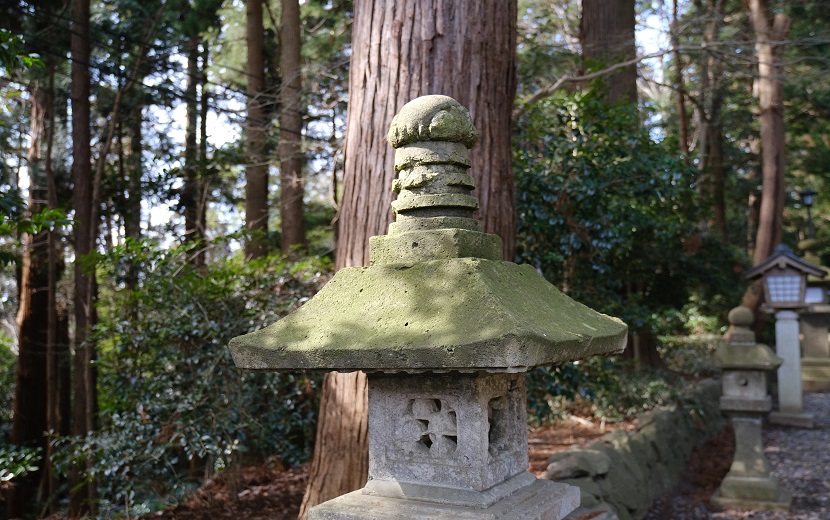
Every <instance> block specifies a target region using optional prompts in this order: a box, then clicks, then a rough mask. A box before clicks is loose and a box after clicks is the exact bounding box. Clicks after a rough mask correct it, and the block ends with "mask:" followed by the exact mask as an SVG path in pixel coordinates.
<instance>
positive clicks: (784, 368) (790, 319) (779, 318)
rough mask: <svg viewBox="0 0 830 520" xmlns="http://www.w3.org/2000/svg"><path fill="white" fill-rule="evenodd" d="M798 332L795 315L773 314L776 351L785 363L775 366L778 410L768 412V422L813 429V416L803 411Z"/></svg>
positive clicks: (779, 312) (792, 312)
mask: <svg viewBox="0 0 830 520" xmlns="http://www.w3.org/2000/svg"><path fill="white" fill-rule="evenodd" d="M798 332H799V326H798V313H796V312H794V311H787V310H780V311H778V312H776V313H775V342H776V344H775V351H776V353H777V354H778V357H780V358H781V359H783V360H784V362H783V363H782V364H781V366H780V367H778V410H776V411H774V412H772V413H770V415H769V420H770V422H772V423H775V424H782V425H786V426H798V427H802V428H812V427H813V416H812V415H810V414H808V413H805V412H804V404H803V401H804V399H803V390H802V387H801V343H800V341H799V337H798Z"/></svg>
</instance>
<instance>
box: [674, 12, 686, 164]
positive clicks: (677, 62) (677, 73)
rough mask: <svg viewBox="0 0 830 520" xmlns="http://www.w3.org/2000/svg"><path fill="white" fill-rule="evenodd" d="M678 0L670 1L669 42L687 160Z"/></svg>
mask: <svg viewBox="0 0 830 520" xmlns="http://www.w3.org/2000/svg"><path fill="white" fill-rule="evenodd" d="M678 2H679V0H673V2H672V21H671V44H672V47H673V48H674V83H675V88H676V90H677V127H678V134H679V141H680V143H679V145H680V151H681V152H682V153H683V156H684V157H685V158H686V160H687V161H688V160H689V115H688V111H687V109H686V81H685V80H684V78H683V58H682V56H681V55H680V34H679V31H680V24H679V12H678Z"/></svg>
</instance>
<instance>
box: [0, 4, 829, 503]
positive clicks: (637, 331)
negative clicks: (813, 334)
mask: <svg viewBox="0 0 830 520" xmlns="http://www.w3.org/2000/svg"><path fill="white" fill-rule="evenodd" d="M445 3H446V2H445ZM395 4H396V3H384V2H370V1H368V0H356V1H355V2H352V1H349V0H305V1H304V2H299V1H298V0H266V1H264V2H263V1H260V0H248V1H247V2H242V1H239V0H225V1H222V0H146V1H143V2H135V1H133V0H75V1H73V2H64V1H62V0H45V1H39V2H27V1H22V0H14V1H10V2H5V3H3V5H2V7H0V15H1V16H2V18H1V19H2V21H1V22H0V72H2V75H0V155H2V157H0V216H1V217H2V221H0V268H1V269H2V270H0V277H2V280H3V283H2V290H1V291H2V292H1V293H0V303H2V307H0V323H2V325H3V327H2V329H0V486H2V488H3V490H4V492H5V493H6V500H5V502H3V504H4V505H3V506H0V507H5V508H6V513H7V514H11V515H21V516H27V517H37V516H43V515H45V514H48V513H49V512H52V511H68V512H70V513H71V514H72V515H75V516H79V515H83V514H92V515H95V516H99V517H112V516H118V515H127V516H129V515H136V514H141V513H146V512H150V511H154V510H157V509H159V508H162V507H164V506H165V505H166V504H169V503H172V502H175V501H178V500H181V499H182V497H184V496H185V495H186V494H187V493H188V492H190V491H192V490H193V489H194V488H195V487H197V486H199V485H200V484H201V483H202V482H204V481H205V480H206V479H209V478H210V477H212V476H213V475H215V474H216V473H217V472H221V471H224V470H227V469H228V468H233V467H237V466H239V465H240V464H243V463H250V462H255V461H261V460H264V459H267V458H269V457H270V458H272V460H278V461H279V463H280V464H283V465H286V466H290V465H294V464H299V463H301V462H304V461H306V460H308V459H309V458H310V457H311V455H312V450H313V448H314V446H315V432H317V433H316V438H317V442H316V445H317V448H316V449H318V451H319V450H320V448H319V447H320V446H321V445H323V444H324V443H323V442H321V441H323V440H325V436H326V433H325V432H327V431H330V428H329V429H327V428H323V426H322V423H321V428H320V429H317V424H318V420H317V417H318V406H319V405H320V404H321V403H320V401H321V400H322V401H323V402H322V405H323V406H325V405H326V402H327V397H326V392H325V391H324V389H325V388H335V387H334V386H332V385H334V383H336V381H335V380H334V378H332V379H331V380H329V379H327V383H324V382H323V381H322V379H321V378H319V377H318V376H315V375H308V374H303V375H276V374H250V373H247V374H246V373H240V372H238V371H236V370H235V369H234V368H233V365H232V363H231V361H230V358H229V353H228V351H227V348H226V345H227V342H228V340H229V339H230V338H231V337H233V336H236V335H239V334H243V333H247V332H250V331H252V330H255V329H258V328H260V327H262V326H264V325H267V324H269V323H271V322H273V321H274V320H276V319H278V318H279V317H281V316H283V315H285V314H286V313H288V312H290V311H291V310H292V309H294V308H296V307H297V306H298V305H300V304H301V303H302V302H304V301H305V300H307V299H308V298H309V297H310V296H311V295H313V294H314V292H315V291H316V290H317V289H318V288H319V287H320V286H321V285H322V284H323V283H324V282H325V281H326V280H327V279H328V277H329V276H330V275H331V273H332V272H333V270H334V269H335V268H339V267H342V266H345V265H359V264H361V263H363V262H365V261H366V260H365V241H366V239H367V238H368V236H369V235H371V234H376V233H380V232H384V231H385V225H386V223H388V221H389V220H390V219H391V213H390V209H389V206H388V202H389V200H390V199H391V192H389V191H388V189H387V188H388V185H387V184H388V183H386V182H385V180H384V177H383V175H388V174H390V172H391V169H390V170H389V171H387V172H386V173H385V174H384V173H382V172H381V173H373V174H370V173H364V174H361V173H360V172H361V171H362V170H360V168H358V167H357V166H356V164H355V161H356V160H357V158H363V159H364V160H365V162H366V163H367V164H370V163H371V162H372V160H375V162H376V163H377V164H380V165H383V164H385V162H384V161H385V160H386V159H385V155H384V154H386V155H388V152H383V151H381V150H375V149H374V148H372V147H371V146H369V145H368V144H367V143H368V141H363V140H361V139H360V138H357V137H356V136H355V135H353V134H351V133H350V132H355V131H356V130H355V129H354V128H355V127H356V126H357V125H355V126H354V127H350V126H348V123H349V120H350V118H355V121H358V120H357V117H358V115H360V116H361V117H363V116H365V117H367V118H370V119H371V118H372V117H373V114H374V116H377V117H379V118H380V119H384V118H386V119H390V120H391V115H392V114H393V113H394V111H395V110H394V107H391V106H387V107H385V108H383V109H381V108H380V107H381V106H382V104H377V105H372V107H373V108H372V109H369V108H365V107H364V108H363V109H362V110H361V111H359V112H360V113H359V114H355V113H352V114H350V113H349V110H348V109H349V107H350V106H351V105H350V104H349V103H350V98H351V103H352V104H354V103H355V100H356V99H358V98H357V96H356V92H355V90H356V87H355V86H354V78H353V84H352V87H351V91H350V84H349V81H350V80H349V78H350V76H349V74H350V69H351V72H352V74H353V75H355V74H356V73H355V71H356V70H357V71H359V72H360V74H362V75H364V76H366V75H367V74H370V72H371V71H369V72H367V69H366V67H367V65H366V63H364V62H363V61H361V60H360V59H357V58H356V57H359V56H361V54H360V53H361V52H362V50H364V49H369V48H374V47H372V45H374V44H378V45H379V43H378V42H377V41H375V40H372V38H374V37H376V35H375V36H373V33H371V31H367V30H366V27H372V25H371V23H370V22H372V23H374V22H375V21H376V20H381V19H383V16H388V17H390V19H394V20H398V19H400V20H404V21H406V20H412V19H413V17H415V16H416V14H415V13H420V14H419V15H418V16H425V15H426V14H430V13H432V15H433V18H439V19H440V16H441V13H440V12H438V11H436V10H437V9H439V7H440V6H441V5H443V4H442V2H436V1H435V0H411V1H410V2H402V3H397V4H398V5H399V6H400V5H403V4H406V5H407V6H408V7H409V9H408V10H407V9H404V8H403V7H400V9H399V10H397V11H396V9H395V8H394V7H393V6H394V5H395ZM446 4H447V5H453V6H455V7H453V8H452V12H453V13H454V14H456V15H457V16H458V17H459V19H460V20H461V22H463V24H464V26H465V27H468V28H469V32H470V34H474V33H475V32H476V31H479V32H480V33H481V34H483V35H484V36H485V38H489V36H490V35H491V34H493V35H502V34H506V35H508V36H511V35H512V36H515V45H514V44H513V41H512V39H511V38H505V40H504V41H506V42H507V43H508V44H509V45H508V46H507V47H499V48H498V49H495V50H490V51H488V52H491V54H489V55H485V53H484V52H483V51H482V52H478V51H477V49H476V48H473V50H472V51H470V55H469V56H468V58H469V63H471V64H478V63H487V64H491V63H496V64H498V65H499V66H500V67H502V69H499V70H507V71H515V72H511V74H510V77H512V78H513V80H506V81H505V80H504V79H503V78H504V77H506V76H499V77H495V75H494V76H493V77H485V78H484V79H482V80H481V81H482V84H483V85H489V86H493V85H496V86H497V87H499V88H498V89H496V90H499V89H500V91H504V92H502V93H501V94H502V95H506V96H508V101H507V102H504V103H500V104H499V103H490V105H494V106H495V108H494V110H496V112H494V114H495V115H494V116H493V117H490V118H489V120H491V121H495V122H496V123H498V124H494V126H493V128H492V134H493V135H494V136H495V137H494V139H493V143H494V144H492V145H490V144H489V143H486V144H480V145H479V148H482V147H483V148H485V151H483V152H481V153H482V154H484V153H487V154H490V155H488V156H486V158H485V159H486V160H480V161H482V162H481V165H482V166H481V167H476V166H474V168H473V172H472V173H473V174H474V175H475V176H476V180H477V182H478V184H479V192H480V195H486V196H485V197H483V201H482V206H483V207H482V210H481V212H480V213H481V216H482V218H483V220H484V222H485V227H486V228H487V229H488V230H491V231H494V230H497V231H498V232H499V234H501V235H502V237H503V238H504V240H505V244H506V246H505V258H506V259H510V260H515V261H519V262H525V263H530V264H531V265H533V266H535V267H536V268H537V269H538V270H539V271H540V272H541V273H543V274H544V275H545V276H546V277H547V278H548V279H549V280H550V281H551V282H552V283H554V284H556V285H557V286H558V287H559V288H560V289H562V290H563V291H564V292H566V293H568V294H569V295H571V296H572V297H574V298H576V299H577V300H579V301H582V302H584V303H586V304H587V305H589V306H591V307H593V308H595V309H598V310H600V311H602V312H605V313H608V314H611V315H615V316H619V317H621V318H622V319H623V320H625V321H626V323H628V324H629V326H630V329H631V332H632V337H631V341H630V342H629V343H630V344H631V345H637V346H638V352H639V355H638V360H637V361H638V363H639V364H641V365H643V364H645V365H653V366H659V365H661V364H663V359H662V358H661V357H660V356H659V352H665V348H664V347H665V345H667V344H669V343H670V341H676V340H668V339H666V338H668V337H674V338H676V337H678V336H689V335H699V334H703V333H712V334H720V333H723V332H724V330H725V329H724V316H725V313H726V311H727V310H728V309H729V308H731V307H733V306H735V305H737V304H738V303H739V302H741V301H743V302H744V303H745V304H747V305H750V306H751V307H753V308H757V307H758V305H759V304H760V300H759V298H758V294H759V292H758V291H757V290H755V289H754V288H753V287H752V286H749V287H748V286H747V284H746V282H744V281H743V279H742V277H741V272H742V271H743V270H744V269H746V268H747V267H749V266H750V265H752V264H753V263H757V262H758V261H759V260H760V259H763V258H765V257H766V256H767V255H768V254H769V253H770V252H771V250H772V247H774V246H775V245H776V244H777V243H779V242H784V243H787V244H789V245H791V246H795V245H796V243H797V242H798V241H799V239H802V238H805V237H806V233H807V231H806V222H805V219H806V217H807V212H806V211H805V208H804V207H803V204H802V203H801V199H800V198H799V193H800V192H802V191H804V190H808V189H812V190H816V191H817V192H819V197H818V200H817V203H816V205H815V206H814V207H813V217H814V219H815V232H816V235H817V238H818V239H819V244H823V243H825V242H824V240H825V239H826V238H828V235H830V228H827V227H826V226H824V225H823V224H824V222H825V221H826V220H827V216H828V212H830V204H828V202H827V201H826V198H824V197H822V196H821V193H825V192H827V189H828V188H830V186H827V184H828V177H827V175H825V170H826V167H827V165H828V164H830V128H828V126H830V123H829V122H828V121H830V120H828V117H827V116H828V113H829V111H830V82H828V81H827V80H826V78H827V76H828V75H827V72H828V60H830V2H828V1H826V0H815V1H811V0H793V1H788V2H784V1H775V0H745V1H738V0H670V1H669V0H652V1H642V0H641V1H636V2H635V1H634V0H613V1H609V0H605V1H600V0H582V2H576V1H565V0H520V1H518V2H516V1H513V0H507V1H505V2H503V3H496V4H492V5H491V4H488V3H487V2H482V3H481V4H482V5H490V7H492V6H493V5H495V6H497V7H498V6H501V8H499V9H497V11H498V13H497V14H496V15H493V16H490V18H491V19H492V20H491V21H492V23H494V24H496V25H494V26H487V25H485V21H484V19H485V18H486V16H485V15H486V14H487V13H486V12H485V10H483V9H472V8H470V9H469V10H467V9H466V8H464V9H462V8H461V7H458V6H459V5H461V6H463V5H466V4H464V2H449V3H446ZM476 5H478V4H476ZM445 7H446V6H445ZM505 7H509V8H505ZM447 9H448V11H447V12H449V11H450V9H449V8H447ZM419 10H420V11H419ZM459 13H460V14H459ZM396 17H398V18H396ZM377 23H378V24H380V23H381V22H379V21H378V22H377ZM367 24H369V25H367ZM499 24H501V25H499ZM402 26H406V24H405V23H404V24H403V25H402ZM379 27H380V25H379ZM492 27H496V29H492ZM355 28H362V29H361V30H360V31H357V30H356V29H355ZM488 31H490V32H488ZM493 31H495V32H493ZM441 36H442V37H443V36H444V35H441ZM431 37H433V38H434V37H435V35H432V36H431ZM425 38H426V36H424V34H423V33H422V34H418V33H417V32H416V31H409V32H404V33H403V36H401V35H400V34H399V35H398V44H399V45H401V46H404V47H406V46H409V47H411V48H413V49H416V51H417V50H418V49H422V50H423V49H427V48H428V46H425V45H426V43H425V42H426V41H427V40H426V39H425ZM430 45H431V44H430ZM483 48H484V46H483V45H482V49H483ZM413 52H414V51H413ZM430 52H438V51H430ZM414 54H417V52H414ZM411 59H413V60H416V61H417V57H415V58H411ZM488 66H489V65H488ZM399 67H401V68H400V69H399V70H403V68H402V67H403V65H399ZM471 68H476V67H473V66H472V65H471ZM482 68H485V67H482ZM455 72H456V71H452V70H451V71H449V73H445V74H443V76H442V77H443V78H444V81H452V80H455V79H456V77H455V76H454V74H455ZM394 74H396V71H393V72H392V75H393V76H394ZM458 74H459V76H460V77H463V76H464V74H466V72H463V71H460V69H459V71H458ZM364 76H361V77H364ZM440 80H441V78H432V79H431V80H430V81H434V82H439V81H440ZM513 81H515V85H513ZM388 88H389V89H390V90H389V92H384V91H383V90H381V91H380V92H378V93H376V98H375V99H379V100H383V99H385V97H386V96H387V95H388V96H389V98H390V99H391V98H393V97H394V96H401V95H402V94H401V92H404V91H406V88H407V86H406V85H404V86H403V87H401V85H399V84H395V83H394V82H392V84H390V86H389V87H388ZM488 95H489V94H488ZM493 95H495V94H493ZM488 100H490V101H492V98H487V99H485V100H484V101H485V102H482V105H480V106H479V105H475V104H474V103H472V102H471V101H470V100H465V99H460V101H461V102H462V103H465V104H470V105H471V106H470V108H471V110H472V112H473V116H474V118H475V120H476V124H479V121H480V120H481V119H482V118H484V108H481V107H483V106H485V105H486V104H487V103H486V101H488ZM398 108H399V107H398ZM383 110H385V111H386V112H383ZM499 111H500V112H499ZM378 114H379V115H378ZM477 114H478V116H477ZM386 119H384V120H383V121H379V122H378V123H377V124H375V125H374V126H373V127H372V128H376V130H375V133H378V135H381V134H382V135H381V137H382V136H383V135H385V131H386V128H387V127H388V123H389V120H386ZM364 127H365V125H364ZM479 130H481V127H479ZM349 135H351V136H352V137H351V138H350V139H347V136H349ZM486 135H490V133H486ZM350 144H351V146H352V148H350V147H349V145H350ZM502 145H504V146H505V147H506V148H504V150H506V152H505V153H501V152H499V150H501V148H499V146H502ZM511 147H512V149H511ZM474 153H475V151H474ZM499 153H501V155H499ZM476 160H477V159H474V161H476ZM499 161H503V162H499ZM381 169H382V168H381ZM366 171H367V172H370V171H373V170H371V168H369V169H367V170H366ZM373 175H375V176H374V177H373ZM360 186H372V188H371V189H368V188H367V189H368V192H369V193H378V194H382V195H377V196H371V197H367V196H366V194H365V192H366V191H367V190H363V189H358V187H360ZM355 215H358V217H355ZM821 252H822V253H827V252H828V251H821ZM658 347H661V348H662V350H660V349H659V348H658ZM658 351H659V352H658ZM615 363H617V362H616V361H614V360H593V361H591V362H588V363H582V364H579V363H577V364H570V365H565V366H562V367H557V368H556V369H551V370H543V371H537V372H534V373H533V374H532V375H531V376H530V378H529V383H530V405H531V413H532V415H533V417H534V420H538V421H543V420H546V419H549V418H550V417H552V416H553V415H555V413H556V411H557V406H558V404H561V402H560V401H558V399H559V398H560V397H564V398H569V399H574V398H584V399H587V400H588V402H589V403H590V406H592V407H593V409H594V411H595V413H596V414H598V415H603V416H607V417H609V418H610V419H613V418H614V417H619V416H625V415H627V414H631V413H635V412H636V411H637V410H638V409H641V408H642V407H643V406H651V405H653V404H654V403H655V400H652V401H650V402H641V401H636V402H634V401H626V399H625V397H626V396H632V397H633V396H636V395H638V394H642V393H643V388H642V387H631V388H627V389H625V388H623V387H622V386H621V385H623V382H622V379H621V378H620V377H618V375H617V374H618V373H617V372H615V370H621V369H622V370H628V368H626V367H625V366H623V365H615ZM621 366H622V368H620V367H621ZM629 379H630V378H629ZM364 386H365V385H364ZM355 388H356V390H355V391H354V396H353V402H352V406H353V407H354V408H353V409H351V411H352V412H353V411H354V410H355V409H359V408H360V400H361V399H362V395H363V394H362V393H361V392H365V388H364V389H363V390H361V386H360V384H357V385H355ZM612 394H613V395H616V396H617V397H616V398H615V399H614V400H609V397H608V396H610V395H612ZM661 395H662V394H661ZM620 396H622V397H620ZM661 398H662V397H661ZM659 399H660V398H658V399H657V400H658V401H659ZM347 415H348V414H347ZM351 415H355V414H354V413H352V414H351ZM357 416H359V414H357ZM343 420H344V421H345V419H343ZM359 429H360V425H359V424H358V426H356V431H357V430H359ZM321 432H322V433H321ZM332 442H333V443H334V444H337V443H338V442H342V440H340V441H338V439H333V440H332ZM351 451H354V452H356V453H357V454H358V455H360V453H361V450H351ZM332 453H336V450H334V451H332ZM318 459H319V460H318ZM344 460H346V462H349V461H350V459H344ZM315 461H316V462H317V465H318V466H319V465H320V464H328V462H326V459H325V458H324V457H323V458H319V457H315ZM320 461H322V462H320ZM332 464H333V462H332ZM349 467H352V468H354V470H353V471H352V472H351V473H354V475H350V477H349V478H350V479H351V480H352V481H353V482H342V483H340V482H338V483H337V486H334V487H339V488H340V489H339V491H338V490H336V489H335V490H332V489H325V490H322V491H321V490H319V489H318V490H317V491H318V495H319V496H316V497H312V498H309V499H308V500H307V504H306V506H307V505H310V504H313V503H316V501H319V500H320V499H324V498H325V497H324V496H323V495H325V494H326V493H334V492H343V490H344V489H345V488H348V487H354V486H355V485H360V484H359V483H358V484H355V482H358V481H359V480H360V479H361V478H365V476H364V473H365V468H362V467H361V465H360V464H355V463H351V462H350V465H349ZM344 473H349V472H348V471H347V472H344ZM345 480H349V479H345ZM319 485H320V483H319V482H317V483H315V476H314V472H312V483H311V486H310V491H313V490H314V488H315V486H318V487H319ZM310 494H313V493H310ZM307 498H308V497H307Z"/></svg>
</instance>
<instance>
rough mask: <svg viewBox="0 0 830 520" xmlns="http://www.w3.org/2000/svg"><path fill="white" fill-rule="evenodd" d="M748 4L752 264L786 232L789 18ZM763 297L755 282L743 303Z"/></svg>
mask: <svg viewBox="0 0 830 520" xmlns="http://www.w3.org/2000/svg"><path fill="white" fill-rule="evenodd" d="M748 5H749V14H750V18H751V19H752V26H753V28H754V29H755V37H756V42H755V51H756V54H757V57H758V80H757V83H756V86H757V95H758V105H759V108H760V121H761V179H762V181H761V186H762V187H761V207H760V213H759V216H758V232H757V233H756V235H755V252H754V255H753V258H752V263H753V264H754V265H757V264H759V263H761V262H762V261H763V260H764V259H765V258H766V257H768V256H769V255H770V254H772V252H773V250H774V249H775V246H776V245H778V244H779V243H780V242H781V237H782V234H783V218H784V175H785V171H786V170H785V169H786V154H785V140H784V137H785V136H784V64H783V63H782V61H781V52H782V46H781V43H780V42H783V41H784V40H785V39H786V37H787V34H788V33H789V30H790V19H789V17H788V16H787V15H785V14H781V13H778V14H775V15H774V16H773V14H772V12H771V11H770V9H769V3H768V1H767V0H749V4H748ZM762 297H763V294H762V291H760V290H759V287H758V284H757V283H756V284H752V285H750V286H749V287H748V288H747V290H746V292H745V293H744V296H743V299H742V301H741V304H742V305H744V306H746V307H749V308H750V309H753V310H756V309H757V308H758V306H759V305H760V304H761V298H762Z"/></svg>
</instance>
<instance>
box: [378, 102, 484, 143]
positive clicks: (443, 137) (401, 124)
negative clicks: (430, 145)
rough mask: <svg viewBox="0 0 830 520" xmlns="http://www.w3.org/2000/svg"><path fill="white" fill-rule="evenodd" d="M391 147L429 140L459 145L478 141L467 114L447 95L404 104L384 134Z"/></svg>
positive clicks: (465, 110)
mask: <svg viewBox="0 0 830 520" xmlns="http://www.w3.org/2000/svg"><path fill="white" fill-rule="evenodd" d="M387 139H388V140H389V144H391V145H392V147H393V148H400V147H401V146H406V145H408V144H412V143H417V142H429V141H446V142H451V143H461V144H463V145H464V146H466V147H467V148H472V147H473V145H474V144H475V143H476V141H477V140H478V132H476V129H475V126H473V120H472V118H470V112H468V111H467V109H466V108H464V107H463V106H462V105H461V104H460V103H459V102H458V101H456V100H454V99H453V98H451V97H449V96H437V95H433V96H421V97H419V98H416V99H413V100H412V101H410V102H409V103H407V104H405V105H404V106H403V108H401V111H400V112H398V113H397V115H395V117H394V118H393V119H392V126H390V127H389V134H388V135H387Z"/></svg>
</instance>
